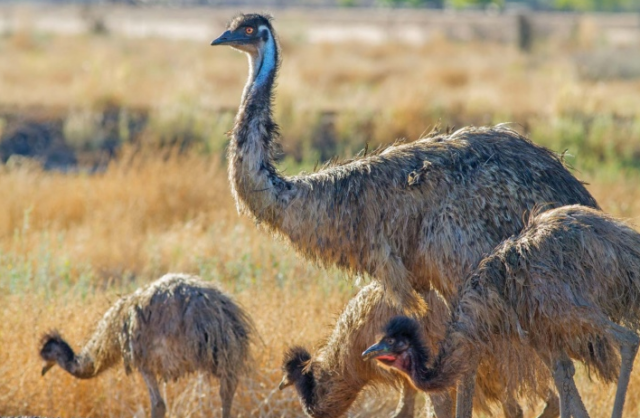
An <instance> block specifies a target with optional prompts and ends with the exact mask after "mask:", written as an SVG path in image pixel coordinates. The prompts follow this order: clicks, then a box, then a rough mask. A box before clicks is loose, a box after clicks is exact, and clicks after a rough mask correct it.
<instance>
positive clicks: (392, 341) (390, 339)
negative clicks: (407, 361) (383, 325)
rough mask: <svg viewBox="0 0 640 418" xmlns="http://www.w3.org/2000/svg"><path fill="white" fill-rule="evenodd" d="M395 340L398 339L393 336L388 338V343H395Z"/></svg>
mask: <svg viewBox="0 0 640 418" xmlns="http://www.w3.org/2000/svg"><path fill="white" fill-rule="evenodd" d="M395 342H396V340H395V339H393V338H387V344H389V345H393V344H394V343H395Z"/></svg>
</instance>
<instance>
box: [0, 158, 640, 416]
mask: <svg viewBox="0 0 640 418" xmlns="http://www.w3.org/2000/svg"><path fill="white" fill-rule="evenodd" d="M587 180H588V181H589V182H590V183H591V184H590V186H589V188H590V189H591V190H593V192H594V195H595V196H596V197H597V198H598V200H600V201H602V202H603V206H604V209H605V210H606V211H608V212H611V213H614V214H617V215H619V216H632V215H634V214H638V213H640V206H639V204H640V194H639V190H638V188H637V184H638V181H640V180H639V179H638V178H637V177H634V176H633V175H629V176H628V177H626V178H624V179H622V180H620V181H618V182H616V183H612V181H611V180H608V179H602V178H589V177H587ZM0 184H1V186H2V189H3V190H5V191H6V192H7V195H9V196H11V199H7V200H5V201H4V207H3V211H2V212H0V215H2V216H3V217H2V218H0V219H2V222H0V257H1V260H2V262H1V263H0V274H1V275H2V277H3V280H1V281H0V289H1V290H2V292H1V293H0V303H1V304H2V306H3V309H2V310H0V345H1V346H2V347H3V349H2V353H3V355H4V356H5V357H4V359H5V361H3V363H2V364H3V366H1V367H0V414H2V415H21V414H25V413H30V414H32V415H42V416H45V415H48V416H51V415H55V416H63V417H70V416H96V415H100V416H107V417H120V416H124V415H134V414H138V413H139V414H144V411H146V410H148V408H149V405H148V404H147V399H148V395H147V393H146V389H145V386H144V384H143V382H142V380H141V379H139V378H137V377H136V376H135V375H134V376H133V378H126V376H125V373H124V369H123V368H115V369H112V370H111V371H109V372H107V373H105V374H104V375H103V376H102V377H101V378H100V379H95V380H91V381H82V380H78V379H74V378H73V377H71V376H69V375H67V374H66V373H58V376H55V377H56V378H55V379H54V378H52V377H53V376H51V377H49V378H47V379H42V378H41V377H40V370H41V368H42V365H41V363H40V361H39V358H38V356H37V353H36V352H35V350H33V349H30V350H25V347H35V346H36V345H37V343H38V339H39V338H40V334H41V333H43V332H46V331H47V330H48V329H51V328H53V327H56V326H60V324H65V328H64V331H65V337H66V338H68V339H69V340H70V341H82V340H83V339H85V338H86V336H87V335H90V334H91V332H92V329H91V328H92V327H93V326H94V324H95V323H97V322H98V321H99V320H100V318H101V317H102V315H103V314H104V312H105V311H106V310H107V309H108V308H109V307H110V306H111V305H112V304H113V302H114V301H115V300H117V299H118V297H119V296H120V295H121V294H127V293H130V292H131V291H133V290H135V288H137V287H138V286H142V285H144V284H146V283H149V282H150V281H151V280H153V279H154V278H155V277H158V275H159V274H161V272H163V271H188V272H193V273H196V274H199V275H200V276H202V277H203V278H205V279H206V280H207V281H213V282H219V283H221V285H222V287H223V288H225V289H228V290H229V291H230V294H231V295H232V296H233V297H234V299H236V300H238V301H239V302H240V303H241V304H242V305H243V306H244V307H245V308H246V310H247V312H250V313H251V314H252V316H253V317H254V320H255V322H256V328H257V329H258V331H259V333H260V335H261V336H262V337H263V338H264V341H265V345H264V348H263V349H262V350H260V351H259V352H257V353H256V354H255V356H256V364H257V368H258V370H257V371H254V373H252V374H251V376H250V377H249V378H246V379H244V380H243V381H242V382H241V386H240V388H241V389H240V390H238V393H237V394H236V396H235V398H234V409H235V410H236V411H237V413H238V414H240V415H243V416H252V417H273V418H275V417H297V416H299V415H300V412H301V410H300V403H299V400H298V398H297V396H296V394H295V392H294V391H282V392H278V391H277V385H278V383H279V382H280V379H281V378H282V372H281V369H280V365H281V361H282V353H283V351H284V350H285V349H286V347H287V345H290V344H292V343H298V344H300V343H301V344H305V345H311V344H312V343H313V342H315V341H318V340H321V339H323V337H325V336H326V334H327V327H333V325H334V324H333V318H332V316H331V315H329V313H332V312H339V311H340V310H341V309H342V308H343V307H344V306H345V304H346V303H347V301H348V300H349V299H350V297H351V296H352V295H353V294H354V293H355V292H356V291H357V290H356V289H354V288H353V287H351V285H350V284H349V282H346V281H345V280H344V277H343V276H342V275H341V274H340V273H339V272H337V271H335V270H328V271H327V270H323V269H320V268H317V267H315V266H313V265H310V264H309V263H307V262H305V261H304V260H302V259H301V258H300V257H298V256H296V254H295V253H294V251H293V250H292V249H290V248H287V247H286V246H282V244H281V243H279V242H278V241H275V240H273V239H272V238H271V237H270V236H268V235H266V234H264V233H261V232H259V231H258V230H256V228H255V227H254V225H252V223H251V222H250V221H249V220H248V219H247V218H245V217H238V215H237V214H236V212H235V208H234V202H233V199H232V198H231V194H230V192H229V187H228V181H227V179H226V176H225V172H224V170H223V168H222V167H220V166H219V165H217V164H212V162H211V161H210V160H209V159H206V158H202V157H198V156H193V155H173V156H170V157H169V158H166V159H164V158H163V159H158V158H156V157H154V156H152V155H146V156H138V157H136V158H133V159H128V158H125V159H123V160H122V161H120V162H118V163H114V164H112V165H111V166H110V167H109V169H108V170H107V171H106V172H105V173H103V174H101V175H98V176H84V175H73V174H71V175H62V174H55V173H54V174H52V173H43V172H40V171H37V170H36V171H33V170H28V171H22V170H16V171H6V170H3V171H0ZM178 190H179V191H180V192H179V193H178V192H177V191H178ZM176 193H177V194H176ZM8 215H11V217H10V218H9V217H8ZM80 312H81V313H82V315H80V314H79V313H80ZM300 323H304V326H303V327H301V326H300V325H299V324H300ZM16 329H22V330H25V331H24V332H21V333H16V332H15V330H16ZM16 364H20V367H15V366H14V365H16ZM576 377H577V381H578V386H579V388H580V391H581V393H582V395H583V399H584V400H585V404H586V406H587V408H588V409H589V410H590V411H591V412H592V414H593V415H597V416H600V415H602V416H604V415H606V414H608V413H609V411H610V408H611V400H612V398H613V393H612V390H611V389H610V388H607V387H604V388H603V387H602V385H600V384H591V383H590V381H589V379H588V377H587V374H586V373H584V371H583V370H582V369H581V368H580V367H578V373H577V374H576ZM639 384H640V380H638V376H637V374H634V375H633V376H632V379H631V385H630V392H629V393H630V394H629V397H628V399H627V404H626V405H625V411H626V412H627V413H628V414H630V415H632V416H633V415H634V414H637V413H638V411H639V410H640V409H638V408H640V403H638V400H640V397H637V396H635V395H632V394H637V393H638V390H640V386H638V385H639ZM165 390H166V391H167V400H168V401H169V402H168V403H167V408H168V411H167V412H168V415H169V416H184V415H192V416H195V417H200V416H202V417H205V416H211V415H215V414H217V413H218V412H217V411H218V410H219V408H220V403H219V401H218V397H217V396H212V397H208V398H201V397H200V396H199V395H198V393H212V392H215V391H217V387H216V383H215V381H213V382H211V383H210V382H209V381H208V380H207V379H206V378H205V379H204V380H203V379H180V380H179V381H178V382H175V383H169V384H167V385H166V387H165ZM421 402H422V399H421V397H420V396H419V397H418V400H417V407H420V405H421ZM396 404H397V398H396V396H395V392H391V393H389V392H387V391H379V392H378V393H375V394H374V392H371V391H368V390H365V391H363V393H362V394H361V396H360V397H359V400H357V401H356V402H355V404H354V405H353V406H352V407H351V408H350V415H352V416H353V417H355V418H364V417H369V416H372V415H383V414H388V413H391V412H392V411H393V409H394V408H395V406H396ZM532 409H533V411H532ZM539 409H540V406H532V407H531V408H530V407H528V406H527V405H526V404H525V405H524V411H525V417H530V416H534V415H533V412H534V411H536V410H539Z"/></svg>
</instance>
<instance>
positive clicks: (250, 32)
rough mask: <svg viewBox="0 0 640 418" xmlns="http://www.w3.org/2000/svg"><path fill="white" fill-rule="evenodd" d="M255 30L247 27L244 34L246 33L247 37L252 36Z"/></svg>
mask: <svg viewBox="0 0 640 418" xmlns="http://www.w3.org/2000/svg"><path fill="white" fill-rule="evenodd" d="M253 30H254V29H253V28H252V27H251V26H247V27H246V28H245V29H244V33H246V34H247V35H251V34H252V33H253Z"/></svg>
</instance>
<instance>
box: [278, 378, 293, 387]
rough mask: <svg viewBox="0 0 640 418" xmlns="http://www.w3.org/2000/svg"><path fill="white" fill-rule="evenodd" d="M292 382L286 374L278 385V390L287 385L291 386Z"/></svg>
mask: <svg viewBox="0 0 640 418" xmlns="http://www.w3.org/2000/svg"><path fill="white" fill-rule="evenodd" d="M291 384H292V382H291V381H290V380H289V378H288V377H287V376H284V377H283V378H282V380H281V381H280V384H279V385H278V390H282V389H284V388H286V387H287V386H291Z"/></svg>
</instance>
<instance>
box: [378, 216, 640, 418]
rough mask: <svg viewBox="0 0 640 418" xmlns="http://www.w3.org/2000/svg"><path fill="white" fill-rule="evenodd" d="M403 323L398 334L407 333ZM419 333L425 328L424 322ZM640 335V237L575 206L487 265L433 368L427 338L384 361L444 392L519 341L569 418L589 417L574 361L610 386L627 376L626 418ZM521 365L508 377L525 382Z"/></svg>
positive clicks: (532, 227)
mask: <svg viewBox="0 0 640 418" xmlns="http://www.w3.org/2000/svg"><path fill="white" fill-rule="evenodd" d="M401 322H402V321H400V322H398V324H400V325H402V324H401ZM405 322H406V321H405ZM398 324H396V325H395V329H396V330H397V329H401V328H403V327H402V326H399V325H398ZM392 328H394V326H390V328H388V329H387V337H389V334H390V331H392ZM410 328H411V326H404V329H409V330H410ZM413 329H414V331H419V327H418V326H417V325H415V326H413ZM638 329H640V234H639V233H637V232H636V231H634V230H633V229H631V228H629V227H628V226H627V225H625V224H624V223H623V222H621V221H618V220H616V219H614V218H611V217H609V216H607V215H605V214H603V213H602V212H599V211H596V210H593V209H590V208H585V207H582V206H577V205H576V206H566V207H561V208H558V209H553V210H549V211H547V212H543V213H540V214H538V215H536V216H533V217H532V218H531V219H530V221H529V223H528V224H527V226H526V227H525V229H524V230H523V231H522V232H521V233H520V234H518V235H517V236H514V237H512V238H510V239H507V240H505V241H504V242H503V243H501V244H500V245H499V246H497V247H496V249H495V250H494V251H493V252H492V253H491V254H490V255H489V256H487V257H486V258H484V259H483V260H482V262H481V263H480V264H479V266H478V268H477V269H476V270H475V272H474V273H473V274H472V275H471V276H470V277H469V278H468V279H467V280H466V282H465V284H464V287H463V289H462V292H461V294H460V303H459V305H458V307H457V309H456V313H455V317H454V320H453V322H452V323H451V324H450V326H449V331H448V335H447V338H446V340H445V343H444V344H443V346H442V349H441V350H440V353H439V354H438V356H437V358H436V360H435V365H434V366H428V365H425V363H424V359H426V358H430V357H431V356H430V354H429V353H430V350H429V348H428V347H427V346H426V345H423V344H421V343H420V341H419V339H418V340H416V341H415V344H413V345H414V346H416V347H420V348H419V349H418V350H414V351H413V354H411V355H409V354H406V355H405V354H399V355H394V356H391V357H390V358H389V360H383V361H388V363H389V365H392V366H394V367H396V366H398V368H399V369H403V370H404V371H405V372H406V373H407V374H409V375H410V377H411V378H412V379H413V380H414V382H416V385H417V386H419V387H421V388H423V389H425V390H437V389H439V388H443V387H450V386H452V385H453V384H454V383H455V381H456V380H457V379H460V378H461V376H464V375H465V374H469V373H471V374H473V371H472V370H471V369H472V368H473V367H474V361H473V358H474V357H476V356H479V357H480V358H481V357H483V356H484V355H486V354H487V353H492V352H494V351H495V350H504V347H503V346H502V345H503V344H505V343H507V344H508V343H510V342H513V341H518V342H522V343H524V344H526V345H527V346H529V347H531V348H533V349H534V350H535V352H536V353H537V355H538V356H539V357H540V358H542V359H543V360H544V362H545V363H546V364H547V365H548V367H549V369H551V370H552V371H553V377H554V380H555V382H556V386H557V389H558V391H559V393H560V399H561V409H562V410H563V415H562V416H565V415H564V414H571V415H573V416H574V417H586V416H588V414H587V412H586V409H585V408H584V405H583V404H582V401H581V400H580V395H579V394H578V392H577V389H576V386H575V383H574V382H573V373H574V369H573V365H572V363H571V361H570V360H569V358H572V359H575V360H579V361H581V362H583V363H584V364H586V365H587V366H588V367H589V369H591V370H593V371H594V372H595V374H596V375H598V376H599V377H600V378H602V379H603V380H605V381H612V380H615V378H616V377H618V391H617V393H616V400H615V404H614V411H613V413H612V417H618V418H619V417H621V415H622V407H623V405H624V398H625V393H626V388H627V384H628V380H629V376H630V373H631V368H632V365H633V359H634V357H635V355H636V352H637V350H638V343H639V341H640V339H639V337H638V335H637V333H636V332H637V330H638ZM634 331H636V332H634ZM415 333H416V332H414V334H415ZM396 334H398V335H400V333H397V332H396ZM398 335H396V336H395V337H394V336H392V337H391V341H387V342H386V343H385V340H384V338H383V340H382V343H383V345H384V344H387V346H390V345H394V344H395V345H397V344H399V341H400V339H399V338H398ZM498 344H500V345H501V346H500V347H497V345H498ZM382 347H383V346H381V347H380V348H382ZM370 351H371V353H373V352H375V351H376V350H375V349H371V350H370ZM399 351H400V352H407V351H406V350H399ZM379 352H380V353H383V352H384V350H382V351H379ZM371 353H369V354H368V356H371V355H372V354H371ZM407 353H408V352H407ZM516 354H517V353H516ZM412 357H416V358H420V359H421V360H418V361H414V360H415V359H414V360H412ZM407 359H409V360H407ZM432 361H433V360H432ZM522 361H523V362H522V366H523V367H522V368H521V369H514V370H509V371H506V370H505V371H504V373H510V374H511V375H512V376H513V378H514V379H515V380H518V379H519V378H520V373H522V371H523V370H524V372H526V370H527V369H529V368H530V367H527V366H530V363H528V362H527V359H522ZM566 416H569V415H566Z"/></svg>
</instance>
